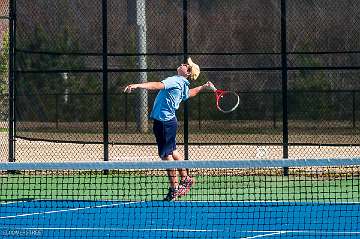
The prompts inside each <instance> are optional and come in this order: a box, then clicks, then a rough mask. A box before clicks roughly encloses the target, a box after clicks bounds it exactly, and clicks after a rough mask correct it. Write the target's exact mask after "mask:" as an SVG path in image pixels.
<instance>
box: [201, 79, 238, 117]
mask: <svg viewBox="0 0 360 239" xmlns="http://www.w3.org/2000/svg"><path fill="white" fill-rule="evenodd" d="M208 87H209V88H210V89H211V90H212V91H214V93H215V97H216V108H217V109H218V110H219V111H221V112H223V113H230V112H233V111H234V110H235V109H236V108H237V107H238V106H239V103H240V98H239V95H238V94H236V93H235V92H233V91H226V90H218V89H216V87H215V86H214V85H213V84H212V83H211V82H209V83H208Z"/></svg>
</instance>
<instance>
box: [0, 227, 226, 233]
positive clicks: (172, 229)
mask: <svg viewBox="0 0 360 239" xmlns="http://www.w3.org/2000/svg"><path fill="white" fill-rule="evenodd" d="M1 229H6V228H0V230H1ZM15 230H64V231H66V230H79V231H81V230H85V231H174V232H223V230H205V229H186V228H185V229H176V228H175V229H174V228H155V229H150V228H138V229H136V228H101V227H18V228H15Z"/></svg>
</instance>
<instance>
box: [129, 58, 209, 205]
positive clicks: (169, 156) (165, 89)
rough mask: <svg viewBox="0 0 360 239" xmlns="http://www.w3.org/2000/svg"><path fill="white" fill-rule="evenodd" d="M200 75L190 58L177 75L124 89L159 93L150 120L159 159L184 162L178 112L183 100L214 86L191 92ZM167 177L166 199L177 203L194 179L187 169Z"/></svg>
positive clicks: (198, 88)
mask: <svg viewBox="0 0 360 239" xmlns="http://www.w3.org/2000/svg"><path fill="white" fill-rule="evenodd" d="M199 74H200V67H199V66H198V65H197V64H195V63H194V62H193V61H192V60H191V58H188V60H187V64H181V65H180V66H179V67H178V68H177V75H175V76H172V77H168V78H166V79H165V80H163V81H161V82H146V83H142V84H131V85H128V86H127V87H126V88H125V90H124V92H127V93H130V92H131V91H132V90H134V89H137V88H141V89H147V90H160V91H159V93H158V95H157V96H156V99H155V102H154V106H153V109H152V112H151V115H150V117H151V118H152V119H153V120H154V124H153V132H154V134H155V138H156V143H157V146H158V153H159V156H160V158H161V159H163V160H183V157H182V156H181V154H180V153H179V152H178V151H177V150H176V131H177V119H176V114H175V112H176V110H177V109H178V108H179V105H180V103H181V102H182V101H185V100H187V99H188V98H191V97H194V96H196V95H197V94H198V93H199V92H200V91H202V90H203V89H206V88H208V87H209V85H210V84H211V83H210V82H208V83H206V84H204V85H202V86H198V87H195V88H192V89H189V85H190V82H189V80H191V81H194V80H196V79H197V78H198V77H199ZM177 171H179V174H180V177H181V181H180V183H179V181H178V176H177ZM167 174H168V177H169V183H170V188H169V192H168V194H167V196H166V197H165V198H164V200H165V201H172V200H176V198H177V197H181V196H185V195H186V194H187V193H188V192H189V191H190V188H191V186H192V185H193V184H194V179H193V178H192V177H190V176H189V175H188V174H187V171H186V169H178V170H176V169H168V170H167Z"/></svg>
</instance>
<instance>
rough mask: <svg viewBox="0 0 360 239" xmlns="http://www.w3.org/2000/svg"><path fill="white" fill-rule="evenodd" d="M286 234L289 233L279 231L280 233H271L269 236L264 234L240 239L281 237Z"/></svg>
mask: <svg viewBox="0 0 360 239" xmlns="http://www.w3.org/2000/svg"><path fill="white" fill-rule="evenodd" d="M284 233H287V232H286V231H279V232H273V233H269V234H263V235H257V236H251V237H241V238H240V239H253V238H260V237H268V236H273V235H279V234H284Z"/></svg>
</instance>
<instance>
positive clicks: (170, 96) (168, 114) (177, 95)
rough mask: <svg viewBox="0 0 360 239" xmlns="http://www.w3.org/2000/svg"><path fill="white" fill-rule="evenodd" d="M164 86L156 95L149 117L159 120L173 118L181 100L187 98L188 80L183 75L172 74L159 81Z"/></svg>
mask: <svg viewBox="0 0 360 239" xmlns="http://www.w3.org/2000/svg"><path fill="white" fill-rule="evenodd" d="M161 82H162V83H164V85H165V88H164V89H162V90H160V91H159V93H158V95H157V96H156V99H155V102H154V106H153V109H152V111H151V115H150V117H151V118H152V119H156V120H159V121H168V120H171V119H173V118H174V117H175V116H176V115H175V111H176V110H177V109H179V105H180V103H181V101H183V100H186V99H188V98H189V85H190V83H189V81H188V80H187V79H186V78H185V77H183V76H179V75H176V76H172V77H168V78H166V79H165V80H163V81H161Z"/></svg>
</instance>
